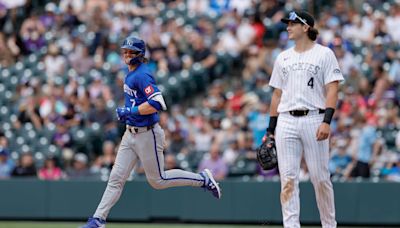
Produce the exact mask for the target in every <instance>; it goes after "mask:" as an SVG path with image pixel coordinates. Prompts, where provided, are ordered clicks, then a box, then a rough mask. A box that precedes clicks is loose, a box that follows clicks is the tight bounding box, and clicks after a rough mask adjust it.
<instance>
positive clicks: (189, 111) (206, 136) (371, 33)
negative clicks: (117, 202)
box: [0, 0, 400, 182]
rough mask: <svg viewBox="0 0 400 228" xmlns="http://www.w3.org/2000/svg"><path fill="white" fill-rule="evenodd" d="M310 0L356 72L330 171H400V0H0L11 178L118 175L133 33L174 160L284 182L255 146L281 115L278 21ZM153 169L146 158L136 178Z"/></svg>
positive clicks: (281, 31) (335, 134) (3, 162)
mask: <svg viewBox="0 0 400 228" xmlns="http://www.w3.org/2000/svg"><path fill="white" fill-rule="evenodd" d="M299 2H301V3H299ZM301 8H302V9H306V10H308V11H309V12H311V13H313V14H314V15H315V17H316V19H317V26H316V27H317V28H318V30H319V32H320V34H319V37H318V40H317V41H318V42H319V43H321V44H323V45H326V46H329V47H330V48H332V50H333V51H334V53H335V54H336V56H337V58H338V60H339V64H340V67H341V70H342V72H343V75H344V76H345V79H346V80H345V82H344V83H342V84H341V86H340V87H341V88H340V97H339V104H338V108H337V110H336V112H335V117H334V120H333V123H332V134H331V160H330V170H331V173H332V177H333V178H334V179H335V180H340V181H346V180H352V179H354V178H360V177H361V178H371V179H372V180H378V179H379V180H388V181H398V182H400V156H399V155H400V133H399V128H400V125H399V124H400V119H399V117H400V112H399V100H400V87H399V83H400V45H399V44H400V30H399V29H398V28H400V1H395V0H392V1H385V3H383V4H382V3H381V2H380V1H374V0H365V1H344V0H338V1H321V3H316V4H315V5H308V4H307V1H293V0H292V1H280V0H264V1H260V0H230V1H229V0H223V1H217V0H204V1H197V0H175V1H172V0H164V1H154V0H141V1H132V0H108V1H106V0H102V1H98V0H59V1H45V0H42V1H40V0H36V1H35V0H26V1H24V0H21V1H0V27H1V32H0V64H1V67H0V69H1V72H0V94H1V95H0V106H1V107H0V127H1V128H0V179H3V178H10V177H20V176H25V177H26V176H29V177H37V178H39V179H44V180H59V179H76V178H89V177H92V178H101V179H103V180H106V179H107V175H108V173H109V171H110V169H111V167H112V164H113V162H114V159H115V156H116V154H115V153H116V148H118V144H119V138H120V135H121V134H122V133H123V131H124V126H123V125H122V124H119V123H118V121H117V120H116V116H115V113H114V110H115V107H116V106H117V105H118V104H122V103H123V90H122V87H123V77H124V74H125V73H126V71H127V68H126V66H124V65H123V62H121V59H120V54H119V45H120V43H121V41H122V39H124V38H125V37H127V36H128V35H130V34H135V35H138V36H140V37H141V38H142V39H143V40H145V41H146V43H147V54H146V56H147V57H148V58H149V60H150V61H149V63H148V64H149V65H150V67H151V69H152V70H153V72H154V75H155V77H156V80H157V82H158V83H159V84H160V89H162V90H163V92H165V93H164V96H165V97H166V98H167V102H168V105H169V110H168V112H162V113H160V124H161V126H162V127H163V128H164V130H165V132H166V139H167V144H166V147H165V153H166V157H165V162H166V168H174V167H180V168H183V169H187V170H194V171H197V170H199V169H203V168H209V169H211V170H212V172H213V173H215V177H216V179H219V180H221V179H224V178H227V177H229V178H239V179H243V180H246V179H249V178H257V179H258V180H264V179H272V180H276V179H277V178H278V171H277V170H272V171H269V172H265V171H263V170H261V169H260V167H259V166H258V164H257V162H256V158H255V148H256V147H257V146H259V145H260V144H261V140H262V137H263V135H264V133H265V129H266V128H267V125H268V121H269V115H268V110H269V103H270V99H271V95H272V91H271V88H270V87H269V86H268V82H269V78H270V75H271V72H272V68H273V63H274V60H275V58H276V56H277V55H278V54H279V53H280V52H281V51H282V50H284V49H286V48H288V47H290V46H291V45H292V44H293V43H292V42H291V41H290V40H288V37H287V32H286V30H285V29H286V27H285V24H283V23H281V22H280V19H281V18H282V17H283V16H284V15H285V14H287V13H288V12H290V11H292V10H295V9H301ZM195 72H200V73H198V74H197V76H196V77H194V76H193V74H195ZM185 80H186V81H185ZM193 81H197V82H196V83H194V84H193ZM185 91H186V92H185ZM301 167H302V173H301V179H302V180H308V175H307V166H306V164H305V163H303V164H302V166H301ZM142 173H143V170H142V169H141V167H140V165H138V167H136V169H135V171H134V172H133V174H132V176H136V175H141V174H142Z"/></svg>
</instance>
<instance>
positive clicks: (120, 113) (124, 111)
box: [115, 107, 130, 123]
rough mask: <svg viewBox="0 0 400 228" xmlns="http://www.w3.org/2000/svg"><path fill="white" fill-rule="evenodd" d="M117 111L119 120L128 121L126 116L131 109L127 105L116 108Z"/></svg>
mask: <svg viewBox="0 0 400 228" xmlns="http://www.w3.org/2000/svg"><path fill="white" fill-rule="evenodd" d="M115 112H117V117H118V120H119V121H120V122H122V123H123V122H125V121H126V117H127V116H128V114H129V113H130V109H129V108H126V107H118V108H117V109H115Z"/></svg>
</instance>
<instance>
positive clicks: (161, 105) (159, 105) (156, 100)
mask: <svg viewBox="0 0 400 228" xmlns="http://www.w3.org/2000/svg"><path fill="white" fill-rule="evenodd" d="M147 102H148V103H149V104H150V105H151V106H153V108H155V109H157V110H158V111H160V110H164V111H165V110H167V105H166V104H165V101H164V98H163V96H162V95H161V93H160V94H157V95H155V96H154V97H152V98H151V99H150V100H148V101H147Z"/></svg>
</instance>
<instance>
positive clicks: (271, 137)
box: [262, 133, 275, 147]
mask: <svg viewBox="0 0 400 228" xmlns="http://www.w3.org/2000/svg"><path fill="white" fill-rule="evenodd" d="M268 139H269V140H270V142H273V143H275V136H274V135H273V134H269V133H266V134H265V135H264V137H263V138H262V142H263V143H264V142H265V141H267V140H268ZM267 146H268V147H271V144H268V145H267Z"/></svg>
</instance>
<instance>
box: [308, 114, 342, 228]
mask: <svg viewBox="0 0 400 228" xmlns="http://www.w3.org/2000/svg"><path fill="white" fill-rule="evenodd" d="M322 119H323V115H321V114H315V115H310V116H307V117H306V118H304V122H303V123H302V125H303V128H302V129H303V130H302V131H303V132H302V134H301V135H302V141H303V145H304V159H305V161H306V164H307V167H308V170H309V173H310V179H311V182H312V184H313V186H314V190H315V195H316V200H317V205H318V209H319V213H320V217H321V223H322V227H324V228H328V227H329V228H331V227H336V220H335V203H334V196H333V187H332V182H331V180H330V173H329V169H328V163H329V140H323V141H317V139H316V132H317V129H318V127H319V126H320V124H321V122H322Z"/></svg>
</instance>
